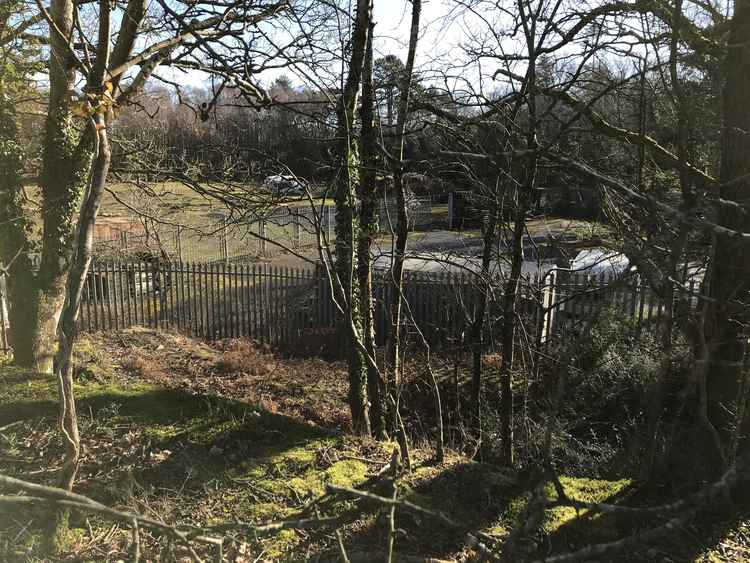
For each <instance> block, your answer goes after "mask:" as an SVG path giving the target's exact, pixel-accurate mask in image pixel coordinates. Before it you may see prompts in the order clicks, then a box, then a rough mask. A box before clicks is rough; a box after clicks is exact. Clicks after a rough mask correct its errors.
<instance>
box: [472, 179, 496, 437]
mask: <svg viewBox="0 0 750 563" xmlns="http://www.w3.org/2000/svg"><path fill="white" fill-rule="evenodd" d="M498 181H499V180H498ZM493 196H494V197H493V200H492V202H491V204H490V205H491V207H490V209H489V210H488V213H487V222H486V223H485V225H484V232H483V233H482V234H483V236H482V271H481V278H480V280H479V301H478V303H477V310H476V312H475V317H474V321H473V322H472V323H471V332H470V339H471V352H472V375H471V427H472V429H473V431H474V435H475V437H476V439H477V443H479V442H481V440H482V354H483V353H484V325H485V320H486V317H487V302H488V301H489V299H490V291H491V280H490V265H491V263H492V253H493V251H494V249H495V245H496V244H497V224H498V220H499V217H500V214H499V211H500V210H499V206H498V201H497V194H496V193H495V194H493Z"/></svg>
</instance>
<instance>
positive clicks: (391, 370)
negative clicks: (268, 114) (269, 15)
mask: <svg viewBox="0 0 750 563" xmlns="http://www.w3.org/2000/svg"><path fill="white" fill-rule="evenodd" d="M421 10H422V2H421V0H412V12H411V31H410V34H409V53H408V55H407V57H406V68H405V69H404V74H403V80H402V82H401V86H400V91H401V97H400V98H399V104H398V118H397V119H398V121H397V122H396V143H397V149H396V154H395V157H396V158H395V159H394V161H393V187H394V192H395V193H396V206H397V220H396V244H395V248H394V251H393V264H392V266H391V279H390V282H391V285H392V287H393V291H392V299H393V301H392V302H391V332H390V337H389V339H388V345H387V349H386V354H387V358H386V369H387V370H388V390H389V393H391V394H392V395H393V397H394V400H393V401H391V406H392V408H394V409H398V404H399V387H400V385H401V366H400V364H399V355H400V350H399V348H400V343H401V306H402V302H403V287H404V260H405V259H406V243H407V239H408V236H409V227H408V224H407V220H408V218H407V215H406V197H405V194H404V167H403V158H404V145H405V142H406V119H407V116H408V113H409V98H410V94H411V83H412V78H413V75H414V58H415V56H416V52H417V41H418V40H419V17H420V14H421ZM396 418H397V415H396V413H395V412H392V413H391V414H390V416H389V419H390V424H391V425H392V426H393V425H395V423H396ZM402 455H403V454H402Z"/></svg>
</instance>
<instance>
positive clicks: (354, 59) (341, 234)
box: [335, 0, 372, 435]
mask: <svg viewBox="0 0 750 563" xmlns="http://www.w3.org/2000/svg"><path fill="white" fill-rule="evenodd" d="M371 20H372V6H371V3H370V0H358V2H357V14H356V18H355V21H354V30H353V32H352V39H351V45H352V54H351V58H350V61H349V73H348V75H347V78H346V83H345V85H344V89H343V91H342V93H341V96H340V97H339V100H338V107H337V108H336V117H337V131H336V133H337V157H338V160H339V162H338V175H337V177H336V191H335V203H336V275H337V277H338V279H339V282H340V284H341V287H342V290H343V294H344V300H345V303H344V307H343V314H342V315H341V318H340V319H339V333H340V337H341V340H342V342H346V343H347V348H348V350H347V354H348V358H347V360H348V372H349V408H350V410H351V415H352V428H353V430H354V433H355V434H360V435H368V434H370V418H369V404H368V399H367V357H366V355H365V353H366V352H365V348H364V336H363V335H364V322H363V318H362V308H361V301H360V297H361V295H360V287H359V278H358V275H357V272H356V264H357V248H358V241H359V237H360V224H359V217H358V213H357V191H358V185H359V162H358V151H357V143H356V136H355V132H354V113H355V111H356V107H357V97H358V93H359V88H360V82H361V79H362V70H363V66H364V60H365V51H366V49H367V37H368V35H369V31H370V22H371Z"/></svg>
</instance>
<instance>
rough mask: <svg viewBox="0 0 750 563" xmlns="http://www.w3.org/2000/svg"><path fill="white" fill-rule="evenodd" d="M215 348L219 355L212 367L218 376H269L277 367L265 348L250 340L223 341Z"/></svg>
mask: <svg viewBox="0 0 750 563" xmlns="http://www.w3.org/2000/svg"><path fill="white" fill-rule="evenodd" d="M216 347H217V348H218V349H219V351H220V352H221V353H220V357H219V359H218V360H217V361H216V363H215V364H214V367H215V368H216V371H217V372H218V373H220V374H232V373H234V374H245V375H252V376H259V375H270V374H272V373H273V372H274V371H275V370H276V367H277V365H278V363H277V361H276V360H275V359H274V357H273V356H272V355H271V353H270V351H269V350H268V348H267V347H265V346H259V345H257V344H256V343H255V342H253V341H252V340H246V339H239V338H234V339H229V340H223V341H221V342H218V343H217V345H216Z"/></svg>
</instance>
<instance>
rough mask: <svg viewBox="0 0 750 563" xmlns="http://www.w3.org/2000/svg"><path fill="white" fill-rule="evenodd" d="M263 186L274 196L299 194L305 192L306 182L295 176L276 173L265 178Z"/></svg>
mask: <svg viewBox="0 0 750 563" xmlns="http://www.w3.org/2000/svg"><path fill="white" fill-rule="evenodd" d="M263 187H264V188H266V189H267V190H268V191H270V192H271V194H272V195H274V196H280V197H285V196H299V195H304V194H305V184H303V183H302V182H301V181H300V180H299V179H298V178H296V177H294V176H288V175H283V174H274V175H273V176H268V177H266V179H265V180H263Z"/></svg>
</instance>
